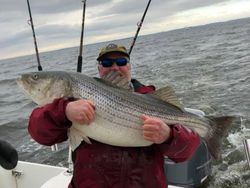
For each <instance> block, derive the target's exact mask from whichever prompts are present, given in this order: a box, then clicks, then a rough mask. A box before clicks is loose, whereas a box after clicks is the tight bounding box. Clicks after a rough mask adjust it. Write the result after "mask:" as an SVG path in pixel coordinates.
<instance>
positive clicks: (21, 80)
mask: <svg viewBox="0 0 250 188" xmlns="http://www.w3.org/2000/svg"><path fill="white" fill-rule="evenodd" d="M16 83H17V85H18V86H19V87H21V88H22V89H24V90H25V91H26V90H27V89H28V85H29V81H28V79H24V78H23V76H21V78H18V79H16Z"/></svg>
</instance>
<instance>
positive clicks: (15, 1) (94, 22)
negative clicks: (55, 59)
mask: <svg viewBox="0 0 250 188" xmlns="http://www.w3.org/2000/svg"><path fill="white" fill-rule="evenodd" d="M147 3H148V0H87V9H86V18H85V34H84V43H85V44H90V43H97V42H102V41H107V40H114V39H120V38H127V37H133V36H134V34H135V31H136V29H137V25H136V24H137V22H138V21H139V20H140V19H141V17H142V15H143V12H144V9H145V7H146V5H147ZM30 5H31V10H32V16H33V22H34V25H35V32H36V37H37V42H38V47H39V51H40V52H42V51H50V50H53V49H61V48H65V47H71V46H78V45H79V40H80V32H81V21H82V1H81V0H50V1H41V0H30ZM245 17H250V0H152V2H151V5H150V7H149V10H148V13H147V15H146V18H145V20H144V24H143V26H142V28H141V32H140V35H145V34H150V33H157V32H162V31H168V30H172V29H177V28H183V27H189V26H195V25H202V24H207V23H213V22H220V21H228V20H232V19H238V18H245ZM28 19H29V13H28V8H27V1H26V0H0V59H4V58H9V57H15V56H20V55H27V54H33V53H34V52H35V51H34V44H33V38H32V31H31V27H30V26H29V25H28V23H27V20H28Z"/></svg>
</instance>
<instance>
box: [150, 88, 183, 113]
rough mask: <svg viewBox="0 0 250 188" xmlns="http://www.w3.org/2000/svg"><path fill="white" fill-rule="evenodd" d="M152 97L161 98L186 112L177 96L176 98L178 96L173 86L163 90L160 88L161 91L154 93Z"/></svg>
mask: <svg viewBox="0 0 250 188" xmlns="http://www.w3.org/2000/svg"><path fill="white" fill-rule="evenodd" d="M152 95H153V96H154V97H156V98H159V99H161V100H163V101H165V102H168V103H170V104H172V105H174V106H176V107H178V108H179V109H181V110H182V111H184V107H183V105H182V104H181V102H180V101H179V99H178V98H177V96H176V94H175V92H174V90H173V88H172V87H171V86H165V87H163V88H160V89H158V90H156V91H155V92H153V93H152Z"/></svg>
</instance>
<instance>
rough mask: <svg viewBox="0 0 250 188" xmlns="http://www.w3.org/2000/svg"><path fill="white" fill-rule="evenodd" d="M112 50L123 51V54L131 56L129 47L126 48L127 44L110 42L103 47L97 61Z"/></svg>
mask: <svg viewBox="0 0 250 188" xmlns="http://www.w3.org/2000/svg"><path fill="white" fill-rule="evenodd" d="M110 52H121V53H122V54H124V55H126V56H127V57H129V54H128V52H127V49H126V48H125V46H122V45H117V44H108V45H107V46H106V47H104V48H102V49H101V51H100V53H99V56H98V58H97V61H100V60H101V58H102V57H103V56H104V55H105V54H107V53H110Z"/></svg>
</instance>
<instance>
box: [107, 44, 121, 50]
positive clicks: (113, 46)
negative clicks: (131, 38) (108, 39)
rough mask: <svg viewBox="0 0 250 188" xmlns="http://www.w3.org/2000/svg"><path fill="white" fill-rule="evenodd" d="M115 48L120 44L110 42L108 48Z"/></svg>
mask: <svg viewBox="0 0 250 188" xmlns="http://www.w3.org/2000/svg"><path fill="white" fill-rule="evenodd" d="M114 48H118V46H117V45H116V44H109V45H108V46H107V47H106V49H107V50H108V49H114Z"/></svg>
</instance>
